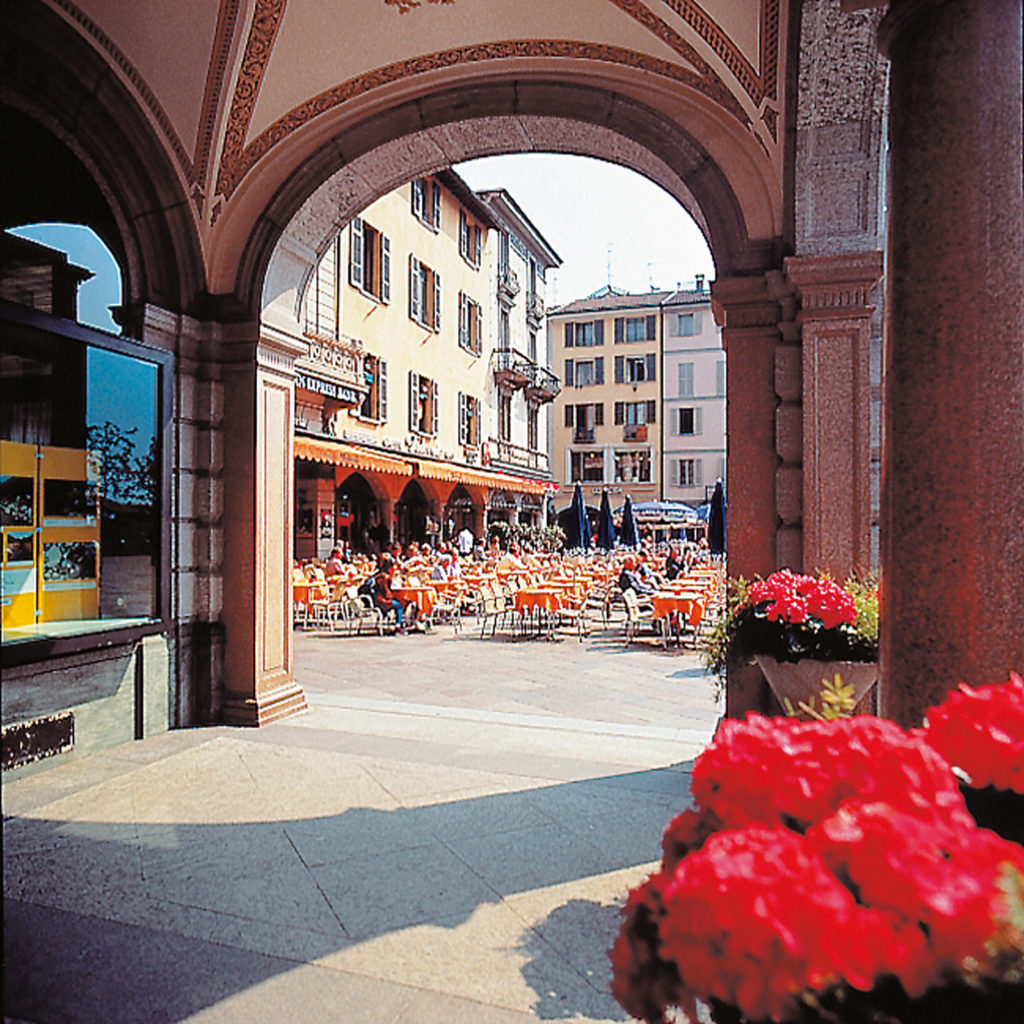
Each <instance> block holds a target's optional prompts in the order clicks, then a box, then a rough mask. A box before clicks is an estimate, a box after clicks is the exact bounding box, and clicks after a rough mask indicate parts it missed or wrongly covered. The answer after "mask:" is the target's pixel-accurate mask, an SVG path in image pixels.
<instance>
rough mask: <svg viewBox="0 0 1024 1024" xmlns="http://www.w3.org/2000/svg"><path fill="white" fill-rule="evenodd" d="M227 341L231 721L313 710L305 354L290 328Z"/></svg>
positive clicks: (227, 703) (226, 708) (243, 331)
mask: <svg viewBox="0 0 1024 1024" xmlns="http://www.w3.org/2000/svg"><path fill="white" fill-rule="evenodd" d="M235 330H237V332H238V334H237V336H236V337H232V338H230V339H225V342H224V344H223V345H222V353H223V358H222V364H221V375H222V380H223V386H224V420H225V425H226V431H225V459H224V519H225V524H226V526H225V534H224V623H225V641H226V648H225V656H224V669H225V682H224V700H223V704H222V708H221V716H222V718H223V720H224V721H225V722H226V723H227V724H229V725H264V724H266V723H267V722H272V721H274V720H275V719H278V718H282V717H284V716H285V715H289V714H292V713H294V712H296V711H301V710H302V709H303V708H305V706H306V703H305V697H304V696H303V693H302V689H301V688H300V687H299V686H298V684H297V683H296V682H295V681H294V679H293V678H292V646H291V536H292V507H293V492H294V483H293V479H292V473H293V459H292V421H293V405H294V376H295V369H294V366H295V358H296V356H297V355H298V354H299V352H300V351H301V350H302V349H303V348H304V346H301V345H299V344H297V343H296V342H295V341H294V340H291V339H288V338H287V337H286V336H284V335H281V336H276V335H274V334H270V335H266V336H264V337H261V338H257V337H255V334H256V328H255V326H250V325H245V326H244V327H240V328H237V329H235Z"/></svg>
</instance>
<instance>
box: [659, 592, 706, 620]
mask: <svg viewBox="0 0 1024 1024" xmlns="http://www.w3.org/2000/svg"><path fill="white" fill-rule="evenodd" d="M698 599H699V598H698V596H697V595H695V594H694V595H689V596H684V595H682V594H673V593H670V592H668V591H664V590H659V591H658V592H657V593H654V594H652V595H651V604H652V606H653V607H654V617H655V618H656V619H666V618H668V616H669V615H671V614H672V613H673V612H677V613H679V614H681V615H687V616H688V615H689V614H690V611H691V610H692V608H693V604H694V601H696V600H698Z"/></svg>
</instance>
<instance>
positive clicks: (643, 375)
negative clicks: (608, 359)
mask: <svg viewBox="0 0 1024 1024" xmlns="http://www.w3.org/2000/svg"><path fill="white" fill-rule="evenodd" d="M657 360H658V357H657V355H656V354H655V353H654V352H649V353H647V355H645V356H616V357H615V383H616V384H643V383H644V382H646V381H653V380H655V379H656V374H657Z"/></svg>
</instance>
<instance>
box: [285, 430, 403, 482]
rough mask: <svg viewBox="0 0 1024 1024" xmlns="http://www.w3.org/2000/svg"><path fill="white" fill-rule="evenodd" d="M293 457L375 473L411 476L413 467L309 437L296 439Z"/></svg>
mask: <svg viewBox="0 0 1024 1024" xmlns="http://www.w3.org/2000/svg"><path fill="white" fill-rule="evenodd" d="M294 452H295V457H296V458H297V459H305V460H306V461H307V462H327V463H329V464H331V465H332V466H351V467H352V468H353V469H366V470H370V471H373V472H377V473H398V474H399V475H400V476H412V471H413V469H414V466H413V464H412V463H411V462H407V461H406V460H405V459H398V458H393V457H392V456H390V455H380V454H378V453H377V452H371V451H368V450H367V449H366V448H360V447H358V446H357V445H354V444H343V443H340V442H337V441H317V440H314V439H313V438H311V437H297V438H295V445H294Z"/></svg>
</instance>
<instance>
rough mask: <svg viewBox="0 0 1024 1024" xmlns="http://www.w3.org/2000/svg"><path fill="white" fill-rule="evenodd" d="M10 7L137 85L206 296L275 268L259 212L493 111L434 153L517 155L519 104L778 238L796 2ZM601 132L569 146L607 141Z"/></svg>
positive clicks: (218, 0) (757, 238) (753, 230)
mask: <svg viewBox="0 0 1024 1024" xmlns="http://www.w3.org/2000/svg"><path fill="white" fill-rule="evenodd" d="M14 2H15V3H16V4H18V5H25V6H36V5H40V4H42V5H44V6H47V7H50V8H51V9H52V10H53V11H54V12H56V13H57V14H58V15H59V16H60V17H61V18H62V19H63V20H64V21H65V22H66V24H67V25H68V26H69V27H70V28H72V29H73V30H74V31H76V32H78V33H79V34H80V35H81V36H82V37H83V38H84V39H85V40H86V41H87V42H88V43H89V45H91V46H92V47H93V48H94V49H95V50H96V51H97V52H98V54H99V55H100V56H102V57H103V59H105V60H106V61H107V63H108V65H109V68H110V72H111V74H113V75H115V76H116V77H117V78H118V79H119V81H120V84H121V85H122V86H123V87H124V88H125V89H127V90H128V91H129V92H130V93H132V94H134V96H135V97H136V99H137V101H138V104H139V106H140V108H141V109H142V110H144V111H145V113H146V116H147V118H148V120H149V122H150V125H151V128H152V130H153V132H154V134H155V135H156V137H157V138H159V139H160V140H161V141H162V143H163V145H164V147H165V149H166V152H167V156H168V161H169V163H170V164H171V165H172V166H173V167H174V168H175V170H176V173H177V175H178V177H179V179H180V182H181V188H182V192H183V194H184V195H187V196H188V197H189V198H190V200H191V209H192V214H193V216H194V218H195V226H196V234H197V237H198V238H199V240H200V244H201V246H202V249H203V258H204V260H205V265H206V274H207V284H208V288H209V290H210V291H212V292H215V293H217V292H222V293H230V292H234V291H236V290H238V289H239V287H240V282H243V284H242V289H241V290H244V274H245V272H244V270H243V269H242V266H243V262H244V259H246V258H248V259H250V262H251V264H252V267H253V268H256V269H258V268H259V267H260V266H265V259H263V263H262V264H261V263H260V259H261V258H260V257H258V256H254V255H252V246H253V242H252V238H253V235H254V232H255V231H257V229H258V228H259V226H260V224H261V220H262V228H263V230H264V231H265V232H266V233H268V236H269V235H272V234H273V231H274V230H277V231H278V233H279V232H280V229H281V228H283V226H284V225H285V224H286V223H287V222H288V220H289V219H290V218H291V216H293V215H294V214H295V213H296V212H297V211H298V210H299V209H300V208H301V206H302V203H303V202H304V201H305V200H306V198H307V197H308V196H309V195H311V194H312V193H313V192H314V191H315V190H316V188H317V187H318V186H320V185H321V184H322V183H323V182H324V181H325V180H326V179H327V178H328V177H330V176H331V174H333V173H334V172H336V171H338V170H339V169H341V168H342V167H345V166H346V165H348V164H349V163H351V162H352V161H353V160H355V159H358V158H360V157H367V155H368V154H372V153H373V152H374V151H375V150H377V149H378V148H379V147H381V146H384V145H386V144H387V143H389V142H391V141H393V140H395V139H405V138H406V137H408V138H409V140H410V141H409V143H408V145H409V146H415V145H416V144H417V139H419V140H420V141H422V134H419V135H418V134H417V133H423V132H424V131H430V130H436V129H438V128H440V127H441V126H443V125H445V124H458V123H459V122H461V121H463V120H465V119H473V118H481V117H494V116H496V117H498V118H499V119H502V118H503V119H504V120H503V121H502V122H501V124H500V125H498V129H500V130H501V131H504V132H505V133H506V134H505V136H504V137H503V138H501V139H499V140H498V141H497V142H492V143H490V144H488V142H487V139H486V138H485V137H484V136H481V135H480V134H479V133H477V134H476V135H474V136H473V139H474V141H473V142H472V148H473V149H474V150H475V151H474V152H471V153H465V152H458V153H457V152H456V151H457V149H458V147H457V146H453V147H452V148H451V150H450V151H445V149H444V148H443V147H441V149H440V152H441V153H443V155H444V157H445V158H448V157H453V158H456V159H464V158H465V157H466V156H469V155H478V154H479V153H483V152H508V151H511V150H512V149H513V148H515V146H514V145H513V143H514V142H515V136H514V133H513V136H512V137H511V138H510V137H509V136H508V134H507V133H508V130H509V129H510V127H512V126H510V124H509V121H508V119H509V118H511V117H515V116H517V115H521V114H522V113H523V112H524V110H525V112H526V113H527V114H528V115H530V116H535V117H543V116H550V117H562V118H568V119H570V120H579V121H581V122H583V123H587V124H589V125H593V126H596V127H597V128H599V129H602V130H605V131H608V132H611V133H613V134H615V135H616V136H617V137H619V138H620V139H625V140H626V144H624V146H623V147H620V150H621V152H620V153H613V154H612V159H619V161H620V162H627V161H631V160H632V157H631V156H629V155H628V154H629V146H630V145H635V146H639V147H641V148H642V149H645V150H648V151H650V152H651V153H652V154H653V160H652V161H649V164H650V167H649V168H647V169H645V170H644V173H648V174H649V176H652V177H654V180H659V177H658V175H660V176H661V180H660V181H659V183H661V184H665V183H666V181H668V182H669V183H670V184H675V183H677V179H679V181H681V184H680V185H679V187H670V189H669V190H670V191H673V192H674V194H677V195H678V196H679V197H680V199H681V201H683V202H684V203H687V204H688V205H690V206H691V209H692V208H693V202H692V200H693V199H694V198H696V202H697V204H698V205H699V206H700V207H701V209H702V210H704V212H705V213H707V214H708V217H707V223H706V225H705V226H706V227H707V228H708V230H709V234H710V235H711V236H712V238H713V239H714V235H715V224H714V223H712V222H713V221H714V220H715V217H725V218H726V219H727V220H728V219H729V218H730V217H731V218H733V220H737V221H738V223H739V224H740V226H741V228H740V231H739V234H740V235H742V236H743V237H744V238H745V239H746V240H748V241H754V242H767V241H769V240H772V239H775V238H777V237H778V236H779V235H780V234H781V224H782V223H783V212H782V206H783V194H782V191H783V190H782V184H781V183H782V181H783V178H784V173H783V170H784V168H783V165H784V161H785V136H786V131H785V124H784V120H785V116H786V111H787V107H788V106H789V105H790V104H789V96H788V94H787V80H788V76H787V65H788V63H789V57H788V54H787V45H788V40H789V36H790V33H789V31H788V28H787V26H788V25H789V22H790V17H791V15H790V11H791V8H792V7H793V6H794V4H795V3H796V0H700V2H698V0H572V2H571V3H551V2H550V0H517V2H516V3H503V4H496V3H494V0H341V2H339V0H179V2H176V3H173V4H169V3H166V2H165V0H133V2H132V3H131V4H125V3H123V2H122V0H75V2H72V0H14ZM502 90H504V92H502ZM571 90H576V91H575V93H571V92H570V91H571ZM634 113H635V114H636V117H632V114H634ZM382 126H383V127H382ZM385 128H386V131H385V130H384V129H385ZM521 137H522V139H523V144H522V145H521V146H520V147H519V148H521V149H530V148H540V147H539V146H537V145H534V144H533V140H531V139H530V137H529V135H523V136H521ZM595 137H596V136H593V135H591V137H590V138H591V142H590V143H588V144H584V143H580V145H579V147H577V148H575V149H574V148H573V147H571V146H566V147H565V148H566V149H567V150H570V151H581V152H584V153H590V155H598V154H594V153H592V152H591V150H592V147H593V139H594V138H595ZM437 139H438V136H437V135H436V134H435V136H434V138H433V139H432V140H431V141H432V142H433V143H434V144H435V148H436V143H437ZM666 139H667V140H668V142H666ZM682 140H686V141H687V143H688V144H689V145H690V146H691V148H692V149H693V150H694V151H695V152H697V153H698V154H700V155H701V158H702V159H703V160H704V161H705V162H707V163H708V165H709V166H713V167H714V168H717V169H718V173H720V174H721V175H722V176H724V179H723V180H727V187H726V188H725V192H727V193H728V194H729V195H730V196H731V199H729V201H728V202H727V203H725V205H726V206H727V205H729V204H730V203H731V204H732V205H733V206H734V209H733V210H732V212H731V213H728V214H726V213H725V212H721V213H716V212H715V211H711V212H708V211H707V210H705V204H704V201H703V200H702V198H701V196H700V194H699V193H700V187H699V185H698V187H696V188H695V187H693V182H691V181H686V180H685V179H686V176H687V174H688V173H691V174H692V173H693V171H694V167H692V166H691V167H687V166H677V165H675V164H674V163H673V153H674V152H675V151H676V150H674V149H673V146H677V145H678V144H680V143H681V142H682ZM588 146H589V147H590V148H588ZM549 148H557V147H555V146H554V145H553V144H551V145H549ZM431 159H433V160H434V161H436V160H437V156H436V154H434V155H433V156H432V158H431ZM431 159H427V158H426V157H424V158H422V159H420V160H415V159H414V160H412V161H410V162H409V163H410V166H412V165H413V164H417V163H419V164H420V165H421V166H422V167H427V166H430V164H431ZM367 169H369V164H368V165H367ZM652 172H653V173H652ZM378 181H379V178H378ZM395 184H397V182H396V183H395ZM378 191H383V189H378ZM712 191H714V190H712ZM721 230H723V231H725V229H724V228H722V229H721ZM729 230H730V231H733V233H735V229H734V228H730V229H729ZM725 233H726V234H728V233H729V232H728V231H726V232H725ZM247 248H248V256H246V255H245V254H246V252H247ZM727 262H728V261H727Z"/></svg>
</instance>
